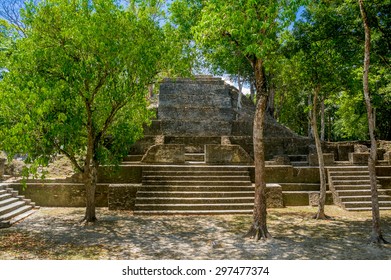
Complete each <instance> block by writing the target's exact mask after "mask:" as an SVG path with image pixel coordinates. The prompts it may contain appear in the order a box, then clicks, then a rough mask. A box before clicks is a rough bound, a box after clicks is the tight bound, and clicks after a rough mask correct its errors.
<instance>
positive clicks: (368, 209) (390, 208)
mask: <svg viewBox="0 0 391 280" xmlns="http://www.w3.org/2000/svg"><path fill="white" fill-rule="evenodd" d="M346 210H347V211H372V207H356V208H355V207H351V208H346ZM379 210H391V207H379Z"/></svg>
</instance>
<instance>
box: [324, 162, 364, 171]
mask: <svg viewBox="0 0 391 280" xmlns="http://www.w3.org/2000/svg"><path fill="white" fill-rule="evenodd" d="M336 163H338V161H336ZM340 163H342V162H340ZM342 164H343V163H342ZM327 171H328V172H364V171H365V172H368V173H369V171H368V166H345V165H341V166H333V167H327Z"/></svg>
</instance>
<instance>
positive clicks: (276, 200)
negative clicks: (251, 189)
mask: <svg viewBox="0 0 391 280" xmlns="http://www.w3.org/2000/svg"><path fill="white" fill-rule="evenodd" d="M266 204H267V207H268V208H284V201H283V198H282V187H281V185H279V184H266Z"/></svg>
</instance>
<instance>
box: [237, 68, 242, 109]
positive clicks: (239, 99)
mask: <svg viewBox="0 0 391 280" xmlns="http://www.w3.org/2000/svg"><path fill="white" fill-rule="evenodd" d="M242 86H243V81H242V80H241V79H240V75H239V74H238V87H239V94H238V103H237V105H236V109H237V110H238V111H240V109H241V108H242Z"/></svg>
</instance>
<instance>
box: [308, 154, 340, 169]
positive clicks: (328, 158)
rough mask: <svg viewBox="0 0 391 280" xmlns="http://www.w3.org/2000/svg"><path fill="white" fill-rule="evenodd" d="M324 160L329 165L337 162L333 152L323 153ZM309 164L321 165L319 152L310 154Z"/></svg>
mask: <svg viewBox="0 0 391 280" xmlns="http://www.w3.org/2000/svg"><path fill="white" fill-rule="evenodd" d="M323 162H324V165H327V166H330V165H334V164H335V162H334V154H333V153H327V154H326V153H325V154H323ZM308 164H309V165H310V166H318V165H319V161H318V155H317V154H309V156H308Z"/></svg>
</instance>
